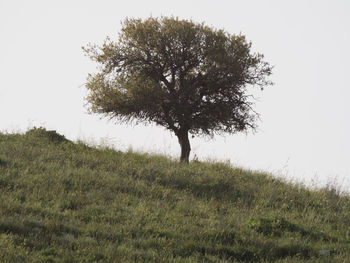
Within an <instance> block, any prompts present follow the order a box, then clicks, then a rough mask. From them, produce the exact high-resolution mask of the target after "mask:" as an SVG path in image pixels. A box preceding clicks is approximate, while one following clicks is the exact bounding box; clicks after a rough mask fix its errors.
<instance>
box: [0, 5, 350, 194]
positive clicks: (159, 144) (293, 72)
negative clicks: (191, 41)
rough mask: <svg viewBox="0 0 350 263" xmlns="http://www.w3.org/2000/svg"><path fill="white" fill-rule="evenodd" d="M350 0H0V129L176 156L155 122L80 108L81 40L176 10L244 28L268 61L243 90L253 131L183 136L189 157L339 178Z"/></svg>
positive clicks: (343, 163)
mask: <svg viewBox="0 0 350 263" xmlns="http://www.w3.org/2000/svg"><path fill="white" fill-rule="evenodd" d="M349 13H350V1H347V0H329V1H322V0H314V1H312V0H293V1H281V0H275V1H272V0H271V1H269V0H266V1H263V0H255V1H253V0H250V1H247V0H244V1H243V0H241V1H234V0H226V1H225V0H221V1H204V0H193V1H189V0H178V1H164V0H163V1H155V0H153V1H152V0H149V1H141V0H139V1H133V0H128V1H116V0H115V1H107V0H96V1H88V0H74V1H73V0H60V1H53V0H52V1H49V0H42V1H38V0H31V1H25V0H23V1H18V0H0V40H1V41H0V54H1V56H0V130H1V131H3V132H4V131H8V132H14V131H20V132H24V131H26V130H27V129H28V128H30V127H32V126H44V127H46V128H47V129H53V130H57V131H58V132H59V133H61V134H64V135H65V136H66V137H67V138H69V139H72V140H77V139H84V140H87V141H92V140H94V141H95V142H103V141H104V142H107V143H109V144H113V145H115V147H116V148H119V149H127V148H128V147H132V148H133V149H136V150H141V151H150V152H157V153H162V154H167V155H171V156H178V155H179V152H180V149H179V145H178V143H177V139H176V137H175V136H174V135H172V134H171V133H170V132H169V131H166V130H164V129H163V128H161V127H155V126H148V127H145V126H136V127H130V126H125V125H115V124H114V123H112V122H108V121H107V120H105V119H100V118H99V117H98V116H93V115H88V114H87V113H86V111H87V110H86V108H85V107H84V97H85V96H86V89H85V88H84V83H85V80H86V76H87V74H88V73H93V72H96V65H95V64H94V63H93V62H91V61H89V59H88V58H86V57H85V56H84V55H83V52H82V50H81V46H84V45H86V44H87V43H89V42H91V43H102V42H103V40H104V39H105V38H106V37H107V36H110V37H111V38H112V39H116V38H117V33H118V31H119V30H120V21H121V20H124V19H125V18H126V17H137V18H147V17H149V16H151V15H152V16H153V17H158V16H161V15H164V16H178V17H179V18H183V19H192V20H193V21H196V22H205V23H206V24H207V25H209V26H212V27H215V28H223V29H225V30H226V31H228V32H230V33H232V34H239V33H240V32H241V33H243V34H245V35H246V37H247V39H248V40H250V41H252V43H253V50H254V51H257V52H259V53H262V54H264V55H265V60H266V61H268V62H269V63H270V64H271V65H273V66H274V70H273V75H272V77H271V80H272V81H274V82H275V85H274V86H272V87H268V88H266V89H265V90H264V91H260V90H259V89H258V88H252V89H251V91H252V92H253V93H254V94H255V95H256V96H257V97H259V100H258V101H257V103H256V106H255V109H256V111H257V112H259V113H260V114H261V122H260V123H259V130H258V132H257V133H256V134H248V135H244V134H236V135H229V136H226V137H215V138H214V140H208V139H199V138H195V139H192V141H191V143H192V152H191V156H192V157H193V156H195V155H196V156H197V157H198V158H199V159H207V158H211V159H217V160H222V161H225V160H230V162H231V163H232V164H233V165H236V166H241V167H244V168H249V169H254V170H263V171H267V172H271V173H273V174H275V175H277V176H281V175H283V176H287V177H289V178H293V179H294V180H296V181H300V180H301V181H305V182H306V183H308V184H309V183H312V182H318V183H320V184H326V183H328V182H333V181H334V180H335V178H337V179H336V180H337V183H338V185H342V186H343V189H344V190H347V189H350V183H349V179H348V178H349V177H350V168H349V163H350V140H349V137H348V136H349V134H350V121H349V120H350V118H349V113H350V104H349V97H350V89H349V81H348V78H349V76H350V67H349V61H350V49H349V47H350V30H349V28H350V16H349Z"/></svg>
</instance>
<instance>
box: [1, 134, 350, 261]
mask: <svg viewBox="0 0 350 263" xmlns="http://www.w3.org/2000/svg"><path fill="white" fill-rule="evenodd" d="M349 222H350V198H349V196H348V195H342V196H341V195H339V194H338V193H337V191H334V190H333V189H319V190H309V189H306V188H305V187H303V186H301V185H295V184H292V183H288V182H284V181H283V180H281V179H277V178H275V177H273V176H271V175H268V174H263V173H256V172H252V171H245V170H242V169H237V168H232V167H230V166H228V165H226V164H222V163H205V162H204V163H203V162H196V161H195V162H192V163H190V164H189V165H184V164H181V163H178V162H176V161H173V160H170V159H168V158H165V157H163V156H152V155H148V154H138V153H133V152H131V151H130V152H126V153H123V152H119V151H115V150H113V149H109V148H107V147H104V148H98V147H95V148H94V147H89V146H87V145H86V144H84V143H83V142H78V143H73V142H71V141H69V140H67V139H65V138H64V137H63V136H61V135H59V134H57V133H56V132H54V131H47V130H45V129H43V128H34V129H32V130H29V131H28V132H26V133H25V134H1V133H0V262H16V263H17V262H266V263H267V262H285V263H287V262H350V260H349V258H350V225H349ZM320 250H329V253H330V255H321V254H320Z"/></svg>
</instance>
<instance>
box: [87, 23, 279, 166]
mask: <svg viewBox="0 0 350 263" xmlns="http://www.w3.org/2000/svg"><path fill="white" fill-rule="evenodd" d="M83 50H84V52H85V53H86V55H87V56H89V57H90V58H91V59H92V60H93V61H96V62H97V63H99V64H100V68H99V72H98V73H96V74H89V75H88V78H87V84H86V87H87V89H88V91H89V95H88V96H87V98H86V99H87V102H88V106H89V110H90V113H98V114H102V115H104V116H105V117H109V118H111V119H115V120H117V121H118V122H125V123H130V122H133V121H136V123H137V122H146V123H149V122H154V123H156V124H157V125H160V126H163V127H165V128H166V129H168V130H171V131H173V132H174V133H175V135H176V136H177V138H178V141H179V144H180V146H181V157H180V160H181V161H185V162H188V161H189V155H190V151H191V147H190V141H189V133H190V134H192V135H193V136H194V135H209V136H213V135H214V134H217V133H235V132H240V131H247V130H248V129H255V128H256V125H255V122H256V119H257V117H258V114H257V113H256V112H255V111H254V110H253V108H252V106H253V102H252V99H251V95H249V94H247V89H248V87H249V86H259V87H260V88H261V89H263V88H264V87H265V86H268V85H270V84H272V83H271V82H270V81H268V80H267V76H269V75H270V74H271V71H272V67H271V66H270V65H269V64H268V63H267V62H264V61H263V58H264V56H263V55H262V54H259V53H251V42H247V41H246V38H245V36H244V35H242V34H239V35H231V34H229V33H227V32H225V31H224V30H217V29H213V28H211V27H208V26H206V25H205V24H203V23H202V24H198V23H194V22H193V21H191V20H179V19H178V18H173V17H171V18H168V17H161V18H160V19H158V18H152V17H151V18H148V19H145V20H141V19H126V20H125V21H124V22H122V29H121V32H120V33H119V39H118V41H112V40H111V39H110V38H108V37H107V39H106V40H105V41H104V43H103V45H101V46H97V45H93V44H89V45H87V46H86V47H83Z"/></svg>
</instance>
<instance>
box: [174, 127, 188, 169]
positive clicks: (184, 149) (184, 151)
mask: <svg viewBox="0 0 350 263" xmlns="http://www.w3.org/2000/svg"><path fill="white" fill-rule="evenodd" d="M177 138H178V140H179V144H180V147H181V157H180V162H185V163H189V158H190V152H191V146H190V140H189V139H188V131H180V132H179V133H178V134H177Z"/></svg>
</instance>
